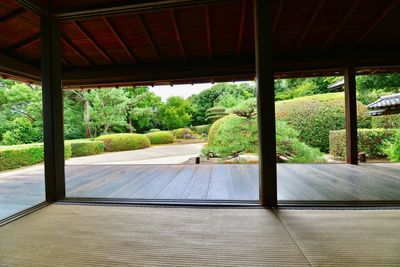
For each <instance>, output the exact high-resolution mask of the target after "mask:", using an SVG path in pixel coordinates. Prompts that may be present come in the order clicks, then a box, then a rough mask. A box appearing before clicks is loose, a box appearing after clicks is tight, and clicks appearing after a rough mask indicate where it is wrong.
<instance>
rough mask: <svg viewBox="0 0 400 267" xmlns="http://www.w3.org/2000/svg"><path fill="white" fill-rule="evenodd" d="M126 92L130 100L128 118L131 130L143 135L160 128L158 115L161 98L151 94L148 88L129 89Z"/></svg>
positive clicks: (125, 89)
mask: <svg viewBox="0 0 400 267" xmlns="http://www.w3.org/2000/svg"><path fill="white" fill-rule="evenodd" d="M124 91H125V92H126V94H127V96H128V98H129V102H128V108H127V118H128V123H129V125H131V129H132V130H133V129H136V131H138V132H141V133H143V132H145V131H147V130H150V129H152V128H156V127H159V126H160V125H159V122H158V120H157V113H158V112H159V109H160V107H161V105H162V102H161V97H159V96H156V95H155V94H154V93H153V92H150V91H149V88H148V87H136V88H134V87H127V88H124Z"/></svg>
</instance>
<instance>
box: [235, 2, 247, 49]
mask: <svg viewBox="0 0 400 267" xmlns="http://www.w3.org/2000/svg"><path fill="white" fill-rule="evenodd" d="M246 12H247V1H246V0H242V12H241V14H240V24H239V34H238V40H237V45H236V56H239V55H240V50H241V48H242V39H243V32H244V22H245V20H246Z"/></svg>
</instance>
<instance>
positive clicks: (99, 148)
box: [69, 141, 104, 157]
mask: <svg viewBox="0 0 400 267" xmlns="http://www.w3.org/2000/svg"><path fill="white" fill-rule="evenodd" d="M69 144H70V146H71V152H72V157H82V156H89V155H96V154H100V153H102V152H104V142H103V141H71V142H69Z"/></svg>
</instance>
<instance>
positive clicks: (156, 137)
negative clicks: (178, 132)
mask: <svg viewBox="0 0 400 267" xmlns="http://www.w3.org/2000/svg"><path fill="white" fill-rule="evenodd" d="M146 136H147V137H148V138H149V140H150V143H151V144H152V145H157V144H170V143H173V142H174V136H173V135H172V133H170V132H167V131H162V132H152V133H148V134H146Z"/></svg>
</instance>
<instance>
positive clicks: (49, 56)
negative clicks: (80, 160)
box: [40, 15, 65, 202]
mask: <svg viewBox="0 0 400 267" xmlns="http://www.w3.org/2000/svg"><path fill="white" fill-rule="evenodd" d="M40 22H41V46H42V47H41V49H42V50H41V52H42V90H43V124H44V153H45V154H44V164H45V185H46V200H47V201H49V202H53V201H57V200H59V199H63V198H65V171H64V129H63V124H64V118H63V95H62V87H61V46H60V29H59V23H58V21H57V20H55V19H54V18H51V16H49V15H42V16H41V21H40Z"/></svg>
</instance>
